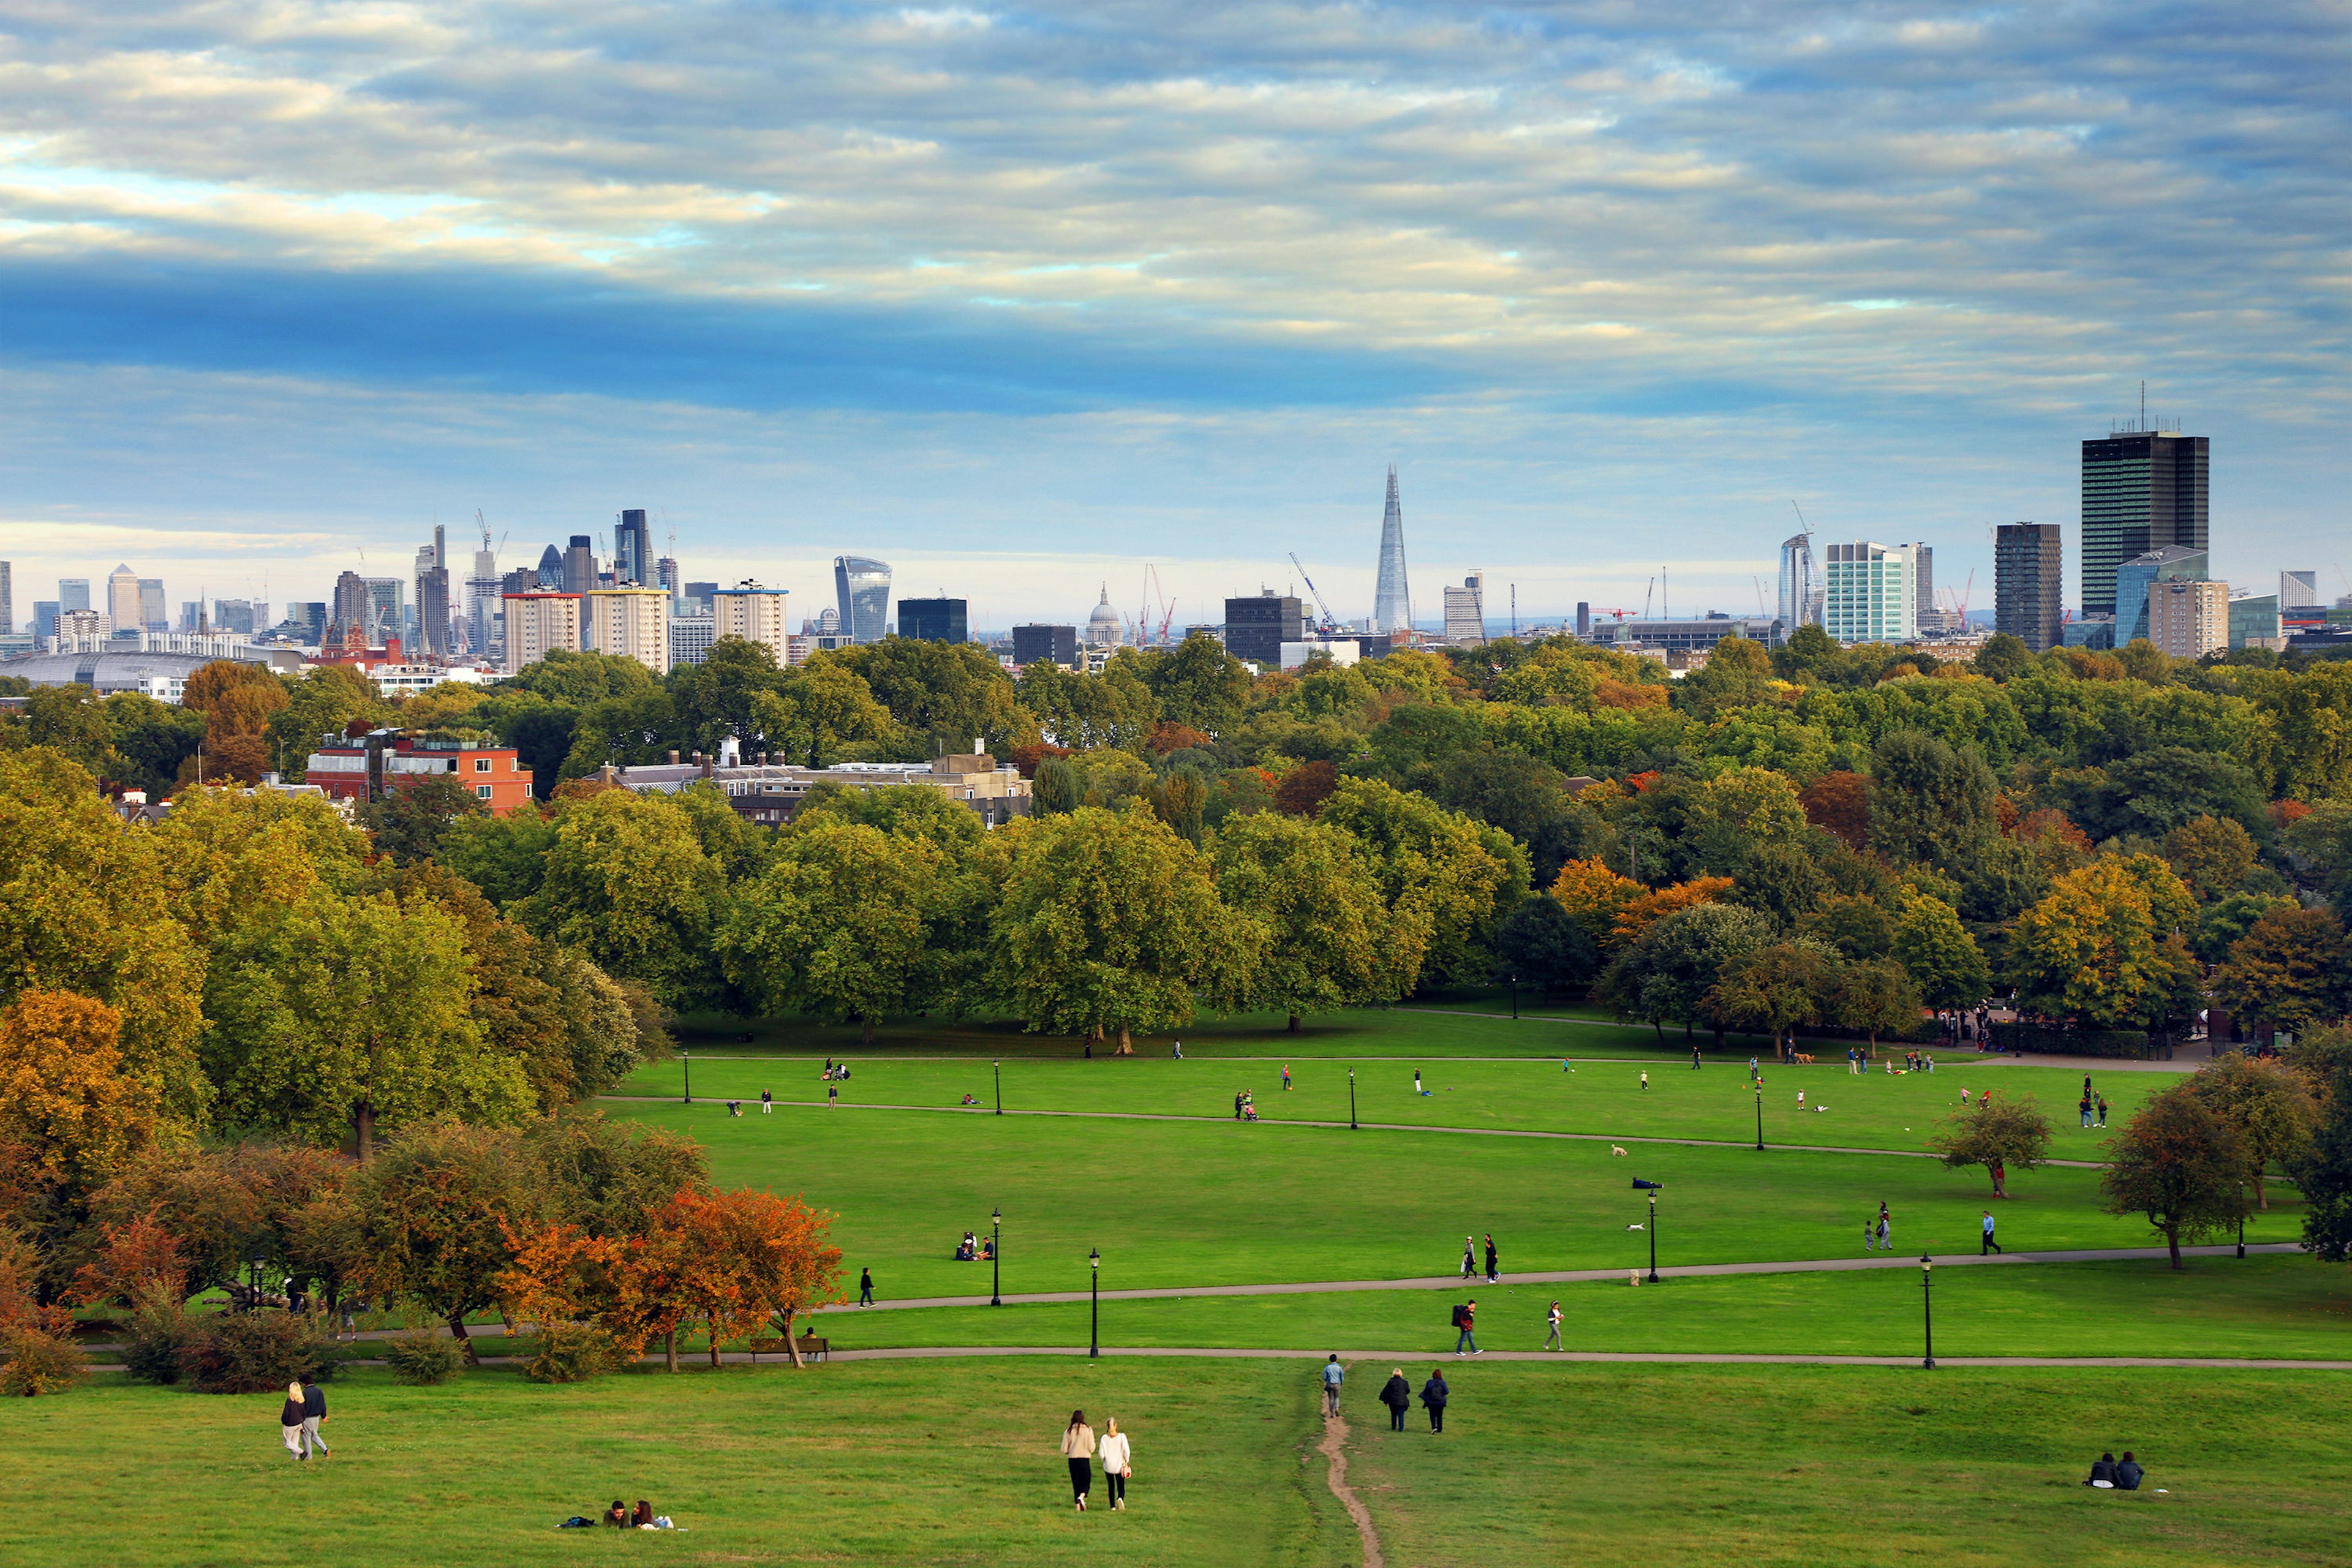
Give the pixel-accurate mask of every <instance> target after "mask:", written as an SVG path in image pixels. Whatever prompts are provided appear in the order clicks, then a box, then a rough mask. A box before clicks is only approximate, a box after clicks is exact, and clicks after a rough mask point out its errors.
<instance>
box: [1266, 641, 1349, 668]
mask: <svg viewBox="0 0 2352 1568" xmlns="http://www.w3.org/2000/svg"><path fill="white" fill-rule="evenodd" d="M1363 656H1364V649H1363V644H1362V643H1361V642H1360V641H1359V640H1358V639H1356V638H1354V637H1303V638H1301V639H1299V640H1298V641H1297V642H1286V643H1284V644H1283V645H1282V668H1284V669H1285V670H1293V669H1304V668H1307V662H1308V661H1309V660H1310V659H1318V658H1320V659H1325V660H1328V662H1329V663H1331V664H1332V665H1334V666H1336V667H1337V668H1341V669H1345V668H1348V667H1349V666H1350V665H1352V664H1354V663H1355V662H1356V661H1357V660H1358V659H1360V658H1363Z"/></svg>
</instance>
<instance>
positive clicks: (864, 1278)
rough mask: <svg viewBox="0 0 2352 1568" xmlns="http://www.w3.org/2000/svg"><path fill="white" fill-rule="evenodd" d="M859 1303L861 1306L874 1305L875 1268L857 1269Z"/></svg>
mask: <svg viewBox="0 0 2352 1568" xmlns="http://www.w3.org/2000/svg"><path fill="white" fill-rule="evenodd" d="M857 1304H858V1305H859V1306H861V1307H870V1306H872V1305H874V1270H872V1269H871V1268H861V1269H859V1270H858V1271H857Z"/></svg>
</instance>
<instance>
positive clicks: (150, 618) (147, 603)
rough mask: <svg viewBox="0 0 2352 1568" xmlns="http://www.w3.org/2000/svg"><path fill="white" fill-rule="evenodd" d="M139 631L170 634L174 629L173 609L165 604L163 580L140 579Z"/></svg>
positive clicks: (156, 578)
mask: <svg viewBox="0 0 2352 1568" xmlns="http://www.w3.org/2000/svg"><path fill="white" fill-rule="evenodd" d="M139 629H140V630H141V631H142V632H168V631H170V630H171V629H172V611H171V607H170V606H169V605H165V604H164V603H163V579H162V578H161V577H142V578H140V579H139Z"/></svg>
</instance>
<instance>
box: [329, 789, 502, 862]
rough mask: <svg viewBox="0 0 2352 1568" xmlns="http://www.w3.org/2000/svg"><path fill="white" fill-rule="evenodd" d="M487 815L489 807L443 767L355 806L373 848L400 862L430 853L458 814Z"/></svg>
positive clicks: (438, 848)
mask: <svg viewBox="0 0 2352 1568" xmlns="http://www.w3.org/2000/svg"><path fill="white" fill-rule="evenodd" d="M488 815H489V807H488V805H485V804H484V803H483V802H481V801H479V800H478V799H476V798H475V796H474V792H473V791H472V790H471V789H469V788H467V786H466V785H464V784H460V783H458V782H457V779H456V778H455V777H453V776H452V775H450V774H447V773H426V774H425V775H424V776H423V777H421V778H419V779H417V780H416V781H415V783H414V784H404V785H403V786H402V787H400V788H398V789H395V790H394V791H393V792H392V793H391V794H390V795H387V796H386V797H385V798H383V800H377V801H370V802H369V803H368V804H367V805H362V807H360V810H359V819H360V826H362V827H364V828H366V829H367V830H368V836H369V837H371V838H373V839H374V840H375V847H376V848H377V849H378V850H379V851H381V852H383V854H386V855H389V856H391V857H392V858H393V859H394V861H395V862H397V863H398V864H400V865H403V866H411V865H415V863H416V862H417V861H420V860H430V859H433V858H436V857H437V856H438V855H439V854H440V853H441V846H442V844H443V843H444V842H445V841H446V839H447V837H448V836H449V829H450V827H451V826H454V825H455V824H456V823H457V821H458V819H460V818H461V817H467V816H488Z"/></svg>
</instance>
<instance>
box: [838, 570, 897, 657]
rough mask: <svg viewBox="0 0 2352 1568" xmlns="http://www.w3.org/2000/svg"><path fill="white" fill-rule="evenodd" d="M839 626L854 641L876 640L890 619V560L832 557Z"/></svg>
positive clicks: (878, 640)
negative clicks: (838, 607)
mask: <svg viewBox="0 0 2352 1568" xmlns="http://www.w3.org/2000/svg"><path fill="white" fill-rule="evenodd" d="M833 591H834V596H835V599H837V600H838V601H839V603H840V607H841V629H842V631H843V633H844V634H845V635H846V636H847V637H849V638H850V639H851V640H852V641H854V642H880V641H881V640H882V638H883V636H884V635H885V633H886V632H887V628H888V624H889V619H890V563H888V562H887V561H876V560H874V559H872V558H871V557H869V556H865V555H836V556H835V557H834V558H833Z"/></svg>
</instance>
